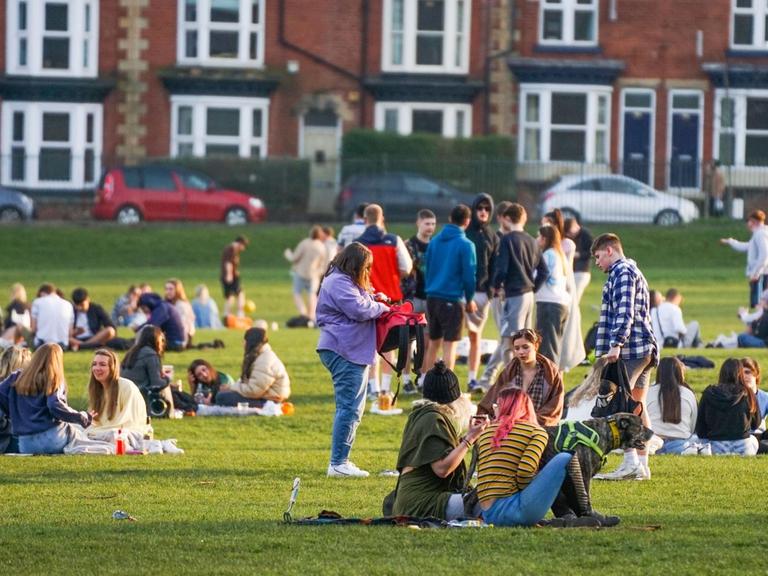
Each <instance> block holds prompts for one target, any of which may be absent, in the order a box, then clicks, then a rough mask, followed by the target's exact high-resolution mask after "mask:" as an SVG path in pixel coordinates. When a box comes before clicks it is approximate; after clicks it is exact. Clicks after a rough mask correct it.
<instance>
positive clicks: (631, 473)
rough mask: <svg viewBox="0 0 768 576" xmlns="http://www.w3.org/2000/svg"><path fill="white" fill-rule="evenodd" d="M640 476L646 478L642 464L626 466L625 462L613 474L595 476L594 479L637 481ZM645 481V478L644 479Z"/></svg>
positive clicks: (649, 474)
mask: <svg viewBox="0 0 768 576" xmlns="http://www.w3.org/2000/svg"><path fill="white" fill-rule="evenodd" d="M638 475H642V476H645V468H644V467H643V465H642V464H640V462H638V463H637V464H635V465H634V466H632V465H629V464H625V463H624V462H622V463H621V466H619V467H618V468H616V470H614V471H613V472H607V473H605V474H595V476H594V479H595V480H635V479H637V477H638ZM650 476H651V473H650V471H649V472H648V477H649V478H650ZM643 479H645V478H643Z"/></svg>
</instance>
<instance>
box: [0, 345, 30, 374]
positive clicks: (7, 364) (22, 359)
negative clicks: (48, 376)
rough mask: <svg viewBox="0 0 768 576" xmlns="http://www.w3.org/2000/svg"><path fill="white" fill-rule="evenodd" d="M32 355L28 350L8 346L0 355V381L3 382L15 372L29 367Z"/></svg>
mask: <svg viewBox="0 0 768 576" xmlns="http://www.w3.org/2000/svg"><path fill="white" fill-rule="evenodd" d="M31 357H32V353H31V352H30V351H29V348H22V347H21V346H9V347H8V348H6V349H5V350H3V353H2V354H1V355H0V380H4V379H5V378H7V377H8V376H10V375H11V373H12V372H16V370H23V369H24V368H26V367H27V366H28V365H29V360H30V358H31Z"/></svg>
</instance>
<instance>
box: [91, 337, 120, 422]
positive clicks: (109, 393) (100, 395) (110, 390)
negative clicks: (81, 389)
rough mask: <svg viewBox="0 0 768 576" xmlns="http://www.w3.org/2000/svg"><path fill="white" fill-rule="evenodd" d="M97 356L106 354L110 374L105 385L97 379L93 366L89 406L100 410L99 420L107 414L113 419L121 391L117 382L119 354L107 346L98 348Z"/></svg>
mask: <svg viewBox="0 0 768 576" xmlns="http://www.w3.org/2000/svg"><path fill="white" fill-rule="evenodd" d="M96 356H104V357H106V358H108V359H109V376H108V382H107V385H106V386H104V385H103V384H102V383H101V382H99V381H98V380H96V377H95V376H94V375H93V368H91V378H90V380H89V381H88V407H89V408H90V409H91V410H93V411H95V412H98V414H99V416H98V419H99V420H100V419H101V416H102V415H106V417H107V420H112V418H114V417H115V411H116V410H117V397H118V395H119V391H120V388H119V385H118V383H117V380H118V378H120V362H118V360H117V354H115V353H114V352H112V350H107V349H106V348H99V349H98V350H96V352H94V353H93V357H94V358H96Z"/></svg>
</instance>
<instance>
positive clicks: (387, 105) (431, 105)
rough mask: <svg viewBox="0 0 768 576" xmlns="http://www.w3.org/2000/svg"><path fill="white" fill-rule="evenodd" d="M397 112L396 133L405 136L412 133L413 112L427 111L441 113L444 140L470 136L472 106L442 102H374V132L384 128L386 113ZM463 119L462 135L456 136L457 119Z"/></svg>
mask: <svg viewBox="0 0 768 576" xmlns="http://www.w3.org/2000/svg"><path fill="white" fill-rule="evenodd" d="M388 110H389V111H395V112H397V133H398V134H401V135H403V136H407V135H408V134H411V133H412V132H413V130H412V125H413V112H415V111H419V110H428V111H430V112H435V111H440V112H442V113H443V134H442V135H443V137H444V138H469V137H470V136H472V105H471V104H453V103H444V102H376V106H375V107H374V126H375V128H376V130H378V131H380V132H381V131H383V130H384V128H385V124H384V122H385V116H386V113H387V111H388ZM460 115H463V117H464V123H465V124H464V133H463V134H457V124H458V123H457V119H458V117H459V116H460Z"/></svg>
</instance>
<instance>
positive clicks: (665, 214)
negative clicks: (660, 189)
mask: <svg viewBox="0 0 768 576" xmlns="http://www.w3.org/2000/svg"><path fill="white" fill-rule="evenodd" d="M682 221H683V219H682V217H681V216H680V213H679V212H677V210H662V211H661V212H659V213H658V214H657V215H656V219H655V220H654V223H655V224H658V225H659V226H677V225H678V224H680V223H681V222H682Z"/></svg>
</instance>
